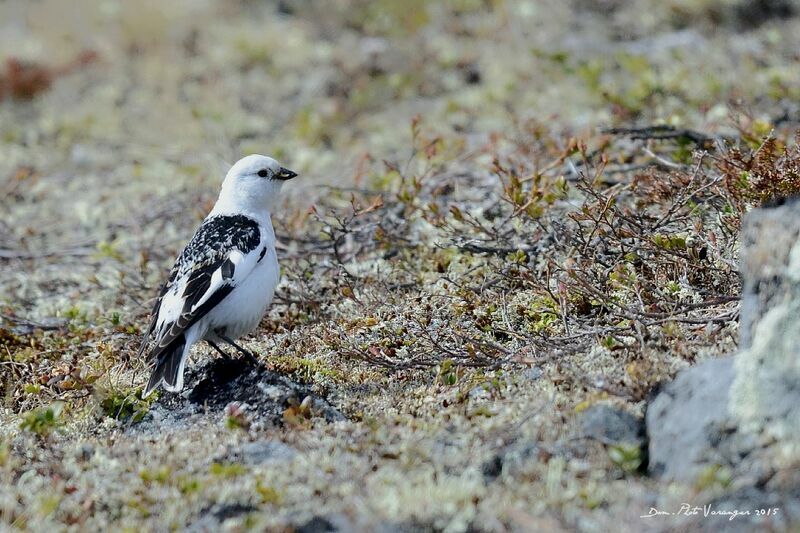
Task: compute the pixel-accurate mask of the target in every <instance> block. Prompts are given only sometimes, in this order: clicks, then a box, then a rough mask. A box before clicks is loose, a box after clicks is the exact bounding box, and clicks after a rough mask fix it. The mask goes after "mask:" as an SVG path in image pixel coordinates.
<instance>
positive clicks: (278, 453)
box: [229, 440, 297, 465]
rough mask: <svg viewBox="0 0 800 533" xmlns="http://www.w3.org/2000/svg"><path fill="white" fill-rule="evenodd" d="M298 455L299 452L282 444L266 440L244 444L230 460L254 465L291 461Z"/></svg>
mask: <svg viewBox="0 0 800 533" xmlns="http://www.w3.org/2000/svg"><path fill="white" fill-rule="evenodd" d="M296 455H297V450H295V449H294V448H292V447H290V446H287V445H286V444H284V443H282V442H279V441H273V440H265V441H256V442H248V443H247V444H244V445H243V446H241V447H240V448H239V449H237V450H235V451H234V452H233V453H232V454H231V457H230V458H229V460H236V459H239V460H241V462H243V463H246V464H251V465H254V464H262V463H268V462H284V461H291V460H292V459H294V457H295V456H296Z"/></svg>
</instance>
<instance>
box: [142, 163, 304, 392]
mask: <svg viewBox="0 0 800 533" xmlns="http://www.w3.org/2000/svg"><path fill="white" fill-rule="evenodd" d="M296 175H297V174H295V173H294V172H292V171H290V170H287V169H285V168H283V167H281V166H280V165H279V164H278V162H277V161H275V160H274V159H272V158H269V157H265V156H262V155H250V156H247V157H245V158H244V159H242V160H240V161H239V162H237V163H236V164H235V165H234V166H233V167H232V168H231V169H230V171H228V174H227V175H226V177H225V181H224V182H223V184H222V190H221V191H220V195H219V198H218V199H217V203H216V204H215V205H214V208H213V209H212V210H211V213H209V215H208V216H207V217H206V219H205V220H204V221H203V223H202V224H201V225H200V227H199V228H198V229H197V232H196V233H195V234H194V237H192V239H191V240H190V241H189V244H187V245H186V247H185V248H184V249H183V252H181V254H180V256H179V257H178V260H177V261H176V262H175V265H174V266H173V267H172V270H171V271H170V274H169V277H168V279H167V281H166V283H164V286H163V287H162V289H161V292H160V294H159V296H158V298H157V299H156V303H155V305H154V306H153V311H152V317H151V321H150V326H149V327H148V329H147V332H146V333H145V336H144V341H143V344H142V351H144V349H145V348H146V347H147V346H148V342H149V341H150V340H151V339H152V341H153V342H152V348H151V349H150V352H149V356H148V360H149V361H150V362H151V364H153V371H152V374H151V375H150V380H149V382H148V383H147V386H146V387H145V390H144V396H145V397H146V396H148V395H149V394H150V393H151V392H152V391H153V390H154V389H156V388H157V387H158V386H159V385H162V384H163V386H164V388H165V389H167V390H168V391H172V392H177V391H180V390H181V389H182V388H183V370H184V365H185V363H186V358H187V356H188V355H189V350H190V349H191V347H192V345H193V344H194V343H196V342H197V341H200V340H206V341H208V342H209V343H210V344H211V345H212V346H214V347H215V348H217V345H216V343H219V342H225V343H232V342H233V340H235V339H237V338H238V337H241V336H242V335H245V334H247V333H249V332H250V331H252V330H253V329H254V328H255V327H256V326H258V323H259V322H260V321H261V318H262V317H263V316H264V313H265V312H266V310H267V308H268V307H269V304H270V303H271V302H272V296H273V294H274V292H275V287H276V286H277V284H278V278H279V267H278V258H277V256H276V255H275V233H274V231H273V229H272V222H271V220H270V211H271V209H272V205H273V204H274V202H275V199H276V197H277V195H278V193H279V192H280V189H281V186H282V184H283V183H284V181H286V180H288V179H291V178H293V177H295V176H296ZM237 348H238V346H237Z"/></svg>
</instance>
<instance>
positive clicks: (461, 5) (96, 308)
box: [0, 0, 800, 531]
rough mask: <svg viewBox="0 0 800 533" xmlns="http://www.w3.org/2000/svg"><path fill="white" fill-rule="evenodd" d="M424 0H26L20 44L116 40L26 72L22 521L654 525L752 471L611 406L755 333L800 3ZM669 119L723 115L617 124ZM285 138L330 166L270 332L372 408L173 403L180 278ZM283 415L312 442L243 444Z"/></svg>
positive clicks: (15, 513) (63, 52)
mask: <svg viewBox="0 0 800 533" xmlns="http://www.w3.org/2000/svg"><path fill="white" fill-rule="evenodd" d="M411 4H413V5H408V4H407V3H402V4H401V3H396V2H392V1H389V0H381V1H378V2H362V1H358V0H354V1H346V2H336V3H330V2H322V1H319V2H317V1H309V2H296V3H295V2H281V3H278V4H276V5H272V4H269V3H267V4H261V3H256V2H224V3H203V4H202V5H200V4H197V3H188V2H186V3H184V2H169V3H165V2H136V3H128V2H104V3H94V2H78V3H73V2H71V3H59V2H37V3H34V4H28V3H24V2H10V3H8V2H6V3H2V4H0V59H6V58H10V57H18V58H22V59H26V60H30V61H36V62H39V63H41V64H45V65H51V66H56V65H63V64H66V63H68V62H69V61H71V60H72V59H73V58H74V57H76V56H77V55H78V54H79V53H80V52H81V51H82V50H85V49H91V50H94V51H96V52H97V54H98V59H97V60H96V61H94V62H92V63H89V64H86V65H84V66H81V68H78V69H76V70H73V71H71V72H70V73H69V74H64V75H63V76H56V77H55V81H54V82H53V85H52V87H50V88H49V90H46V91H43V92H41V93H38V94H37V95H36V96H35V98H33V99H32V100H20V99H12V98H5V99H4V100H3V101H2V102H0V143H2V144H1V145H0V153H2V157H1V158H0V214H1V215H0V252H2V255H0V268H2V275H1V276H0V314H1V315H2V320H3V322H2V326H0V378H1V380H0V387H2V388H1V389H0V390H2V392H3V403H2V406H1V407H0V479H2V480H3V481H2V485H3V490H2V491H0V523H2V524H4V525H6V526H11V527H14V528H20V529H30V530H42V529H45V528H56V529H65V528H72V529H75V530H79V529H84V528H86V529H105V528H113V529H120V530H131V531H139V530H142V529H145V530H164V529H172V528H182V527H185V526H187V525H189V524H194V525H196V526H197V527H207V528H210V529H214V528H216V527H219V523H222V525H223V527H225V528H228V529H231V530H241V529H246V528H248V527H259V528H264V527H267V528H274V529H276V530H281V529H282V528H285V529H290V528H291V527H294V526H297V525H300V524H304V523H307V522H308V521H309V520H311V519H312V518H313V517H318V518H320V519H324V520H328V521H333V522H336V521H339V522H340V523H341V522H342V521H344V522H345V523H348V524H350V527H352V528H361V529H364V530H372V529H374V528H375V527H377V525H395V526H399V527H407V528H409V529H414V528H425V529H427V528H434V529H441V530H448V531H462V530H466V529H468V528H470V527H471V528H473V529H475V530H490V531H504V530H531V531H533V530H558V529H578V530H584V531H608V530H631V531H636V530H641V529H642V528H643V527H645V526H646V524H643V522H642V521H641V519H640V518H639V516H640V515H641V514H645V513H646V511H647V510H648V509H649V508H650V507H652V506H655V505H660V506H664V507H667V508H669V507H670V506H672V504H673V503H674V502H680V501H683V500H685V499H686V498H692V499H693V501H697V502H698V503H699V502H701V501H702V500H708V499H711V498H713V497H715V495H717V494H719V492H720V491H724V490H728V489H729V488H730V487H732V486H735V483H736V480H735V475H734V474H730V473H729V472H727V471H725V475H724V476H722V475H714V476H711V477H709V479H705V478H704V479H703V480H698V483H697V484H696V485H694V486H674V485H673V486H666V485H663V484H660V483H658V482H657V481H655V480H653V479H650V478H648V477H647V476H645V475H643V474H642V470H641V468H638V467H637V465H639V464H640V463H641V462H642V461H643V460H644V457H637V452H636V451H631V450H626V449H624V448H622V449H621V448H614V447H610V446H606V445H604V444H602V443H599V442H596V441H593V440H590V439H586V438H583V437H582V435H581V433H580V430H579V424H578V418H579V414H580V413H581V412H582V411H583V410H585V409H586V408H587V407H588V406H590V405H592V404H595V403H608V404H611V405H613V406H615V407H618V408H621V409H624V410H626V411H629V412H631V413H633V414H635V415H641V414H642V412H643V409H644V406H645V399H646V397H647V395H648V394H649V393H651V392H652V390H653V388H654V387H655V386H656V384H657V383H658V382H659V381H661V380H663V379H668V378H669V377H671V376H673V375H674V374H675V372H677V371H678V370H679V369H680V368H682V367H685V366H687V365H689V364H692V363H693V362H695V361H697V360H700V359H703V358H708V357H715V356H719V355H723V354H725V353H730V352H732V351H733V350H735V347H736V336H737V331H736V329H737V326H736V318H737V315H736V313H737V305H738V304H737V301H736V298H737V296H738V290H739V288H738V278H737V273H736V261H737V246H738V245H737V239H736V230H737V227H738V226H737V225H738V218H739V216H740V215H741V213H742V212H744V211H746V210H747V209H748V208H749V206H750V205H752V204H753V203H756V202H758V201H761V200H763V199H764V198H763V194H761V193H760V192H759V191H762V190H764V187H767V188H768V187H770V186H774V190H776V191H779V192H786V191H787V188H788V190H789V191H790V192H791V190H793V189H792V187H796V183H795V184H794V185H793V183H794V182H792V181H791V180H792V179H794V178H792V176H795V177H796V171H793V170H792V168H795V167H792V166H791V164H789V163H786V162H787V161H795V165H796V159H792V157H791V155H792V154H790V153H787V154H784V148H785V145H789V146H791V145H792V144H793V143H794V141H793V133H792V132H793V130H794V129H795V128H796V126H797V121H798V119H800V115H799V114H798V113H799V111H798V106H797V102H798V100H800V94H799V93H798V89H797V88H798V87H800V69H797V68H796V67H797V56H796V53H797V50H798V48H799V47H798V45H800V42H799V41H800V31H798V30H800V19H797V18H788V19H783V18H782V17H783V16H784V15H785V13H783V12H781V11H780V10H778V11H776V12H775V13H773V12H772V11H771V10H769V9H766V8H764V9H762V11H759V12H757V13H755V14H753V13H749V12H748V11H747V10H746V5H749V4H750V3H748V2H723V3H716V2H704V1H700V0H698V1H689V0H671V1H667V2H649V1H645V0H633V1H630V2H621V1H603V2H586V1H584V0H574V1H570V2H563V1H542V2H523V1H519V2H510V1H509V2H504V1H492V2H472V1H463V0H462V1H454V2H442V3H440V2H429V1H426V0H415V1H414V2H412V3H411ZM718 4H722V7H720V5H718ZM753 4H758V2H753ZM788 4H789V5H792V4H791V3H788ZM401 6H402V7H401ZM748 13H749V14H748ZM776 17H777V18H776ZM648 124H666V125H670V126H674V127H677V128H691V129H693V130H702V131H703V132H705V133H706V134H708V135H709V136H714V137H715V138H718V141H714V140H710V141H709V142H710V144H708V145H706V143H705V142H700V143H698V142H695V141H693V140H692V139H690V138H686V137H680V136H679V137H677V138H675V139H669V140H664V141H642V140H635V139H634V140H631V139H629V138H628V137H626V136H617V135H606V134H603V133H602V132H601V131H600V130H599V129H598V128H600V127H630V126H637V125H648ZM773 130H774V131H773ZM770 133H772V135H773V136H774V138H775V140H774V141H769V142H768V143H766V144H765V143H764V142H763V141H764V139H765V138H767V136H769V135H770ZM725 138H727V139H731V140H730V141H725V140H724V139H725ZM726 143H727V144H726ZM733 145H736V146H739V147H740V149H741V153H739V152H736V153H733V152H731V151H730V146H733ZM704 150H705V151H706V152H707V154H706V155H701V152H703V151H704ZM253 152H256V153H265V154H272V155H274V156H275V157H277V158H278V159H280V161H281V162H282V163H284V164H285V165H286V166H287V167H289V168H292V169H294V170H297V171H298V172H300V174H301V178H299V179H297V180H295V181H293V182H291V183H290V184H289V186H287V187H286V189H287V190H286V193H287V194H286V199H285V201H284V203H283V204H282V206H281V207H280V209H279V210H277V211H276V213H275V214H274V218H275V225H276V231H277V233H278V236H279V240H280V241H281V245H280V249H279V253H280V256H281V262H282V266H283V283H282V285H281V288H280V289H279V294H278V297H277V299H276V302H275V304H274V305H273V307H272V309H271V311H270V314H269V316H268V317H267V319H265V321H264V322H263V323H262V327H261V328H260V329H259V331H258V332H257V333H255V334H254V335H252V336H251V337H249V338H247V339H246V340H245V344H246V345H247V346H248V347H249V348H250V349H252V350H253V351H255V352H256V353H258V354H259V356H260V358H261V359H262V361H263V362H264V363H265V364H267V365H269V367H270V368H271V369H272V370H274V371H276V372H279V373H282V374H284V375H286V376H288V377H290V378H291V379H293V380H296V381H299V382H302V383H306V384H309V385H310V386H311V387H312V388H313V390H314V391H315V392H316V393H318V394H320V395H325V396H326V397H327V398H328V399H329V401H330V402H331V403H332V404H333V405H334V406H335V407H336V408H337V409H339V410H340V411H341V412H342V413H343V414H344V415H345V416H346V417H347V420H346V421H343V422H334V423H326V422H325V421H324V420H320V419H317V418H315V417H313V416H310V415H309V414H308V413H307V411H305V410H304V409H303V407H302V406H300V405H298V406H288V407H287V413H286V415H285V416H284V420H283V421H282V422H281V423H279V424H276V425H275V426H270V427H262V426H259V425H249V424H248V423H247V421H246V412H245V413H244V414H242V413H239V412H238V411H236V410H235V408H234V409H233V410H231V409H229V410H227V411H226V412H216V411H211V410H209V411H207V412H203V411H202V410H200V411H199V412H198V413H196V414H195V415H193V416H192V417H191V418H190V419H188V420H186V421H184V423H181V424H175V423H174V421H172V422H169V421H167V422H164V423H163V424H159V420H157V419H154V417H153V412H154V405H158V402H160V400H158V399H156V400H154V401H155V404H154V403H152V401H142V400H140V399H138V396H137V395H138V393H139V391H140V387H141V386H142V384H143V383H144V381H145V380H146V368H145V365H144V363H143V361H142V360H140V359H139V358H138V357H137V355H136V351H137V349H138V343H139V336H140V333H141V331H142V328H143V327H144V326H145V324H146V315H147V312H148V311H149V308H150V303H151V301H152V300H151V299H152V298H153V296H154V295H155V292H156V288H157V286H158V284H159V283H160V281H161V280H162V279H163V277H164V275H165V273H166V272H167V270H168V268H169V266H170V265H171V261H172V260H173V259H174V257H175V256H176V254H177V252H178V251H179V249H180V247H181V246H182V245H183V243H185V241H186V240H187V238H188V237H189V236H190V234H191V232H192V231H193V229H194V228H195V227H196V225H197V224H198V223H199V221H200V220H202V218H203V216H204V215H205V213H206V212H207V210H208V208H209V207H210V206H211V205H212V203H213V201H214V198H215V195H216V192H217V187H218V185H219V181H220V179H221V176H222V174H223V173H224V171H225V170H226V167H227V165H228V164H229V163H231V162H233V161H234V160H235V159H237V158H238V157H239V156H241V155H243V154H247V153H253ZM752 154H755V155H754V156H753V157H752V158H750V156H751V155H752ZM781 158H783V159H781ZM754 169H755V170H754ZM765 169H771V170H769V171H767V170H765ZM773 170H774V172H773V173H770V172H772V171H773ZM792 172H795V174H792ZM773 174H774V175H773ZM765 176H766V178H765ZM765 179H767V180H768V181H764V180H765ZM759 180H760V181H759ZM770 184H772V185H770ZM770 190H772V189H770ZM686 191H688V193H687V192H686ZM673 208H674V209H673ZM195 354H196V357H195V361H193V363H192V364H200V361H201V360H203V359H205V358H210V357H212V354H211V353H209V352H208V350H206V349H205V348H202V347H198V349H197V350H196V352H195ZM159 409H161V408H160V407H159ZM159 412H160V411H159ZM264 440H268V441H274V442H280V443H283V444H285V445H286V446H287V447H289V448H291V449H293V450H294V451H295V452H296V453H295V454H293V455H292V454H289V455H287V456H282V458H277V459H275V460H270V461H266V462H261V463H256V464H250V463H246V462H238V459H236V458H237V457H238V456H237V450H240V449H241V448H242V446H243V445H244V444H246V443H248V442H258V441H264ZM729 474H730V475H729ZM661 526H664V527H668V526H669V523H668V521H667V519H665V521H664V522H663V523H662V524H661Z"/></svg>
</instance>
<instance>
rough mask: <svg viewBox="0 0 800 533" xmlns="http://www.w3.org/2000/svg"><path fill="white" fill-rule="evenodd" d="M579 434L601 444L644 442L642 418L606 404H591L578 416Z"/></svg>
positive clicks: (635, 443)
mask: <svg viewBox="0 0 800 533" xmlns="http://www.w3.org/2000/svg"><path fill="white" fill-rule="evenodd" d="M579 423H580V427H581V435H582V436H584V437H589V438H592V439H595V440H598V441H600V442H602V443H603V444H632V445H636V446H641V445H642V444H643V443H644V420H642V419H639V418H636V417H635V416H633V415H632V414H630V413H627V412H625V411H622V410H620V409H614V408H613V407H611V406H608V405H593V406H591V407H589V408H588V409H586V410H585V411H583V412H581V414H580V416H579Z"/></svg>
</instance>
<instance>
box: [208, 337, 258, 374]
mask: <svg viewBox="0 0 800 533" xmlns="http://www.w3.org/2000/svg"><path fill="white" fill-rule="evenodd" d="M217 337H219V338H220V339H222V340H223V341H225V342H227V343H228V344H230V345H231V346H233V347H234V348H236V349H237V350H238V351H239V353H240V354H242V355H243V356H244V357H245V358H246V359H247V360H248V361H250V362H251V363H252V364H254V365H256V366H259V362H258V359H256V357H255V356H254V355H253V354H252V353H250V352H249V351H247V350H245V349H244V348H242V347H241V346H239V345H238V344H236V343H235V342H233V339H231V338H229V337H226V336H225V335H220V333H219V332H217Z"/></svg>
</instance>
